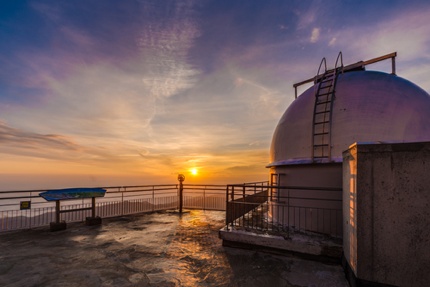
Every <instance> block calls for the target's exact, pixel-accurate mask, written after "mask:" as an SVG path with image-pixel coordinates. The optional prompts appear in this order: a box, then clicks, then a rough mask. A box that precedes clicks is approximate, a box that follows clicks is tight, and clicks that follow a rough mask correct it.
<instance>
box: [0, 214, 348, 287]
mask: <svg viewBox="0 0 430 287" xmlns="http://www.w3.org/2000/svg"><path fill="white" fill-rule="evenodd" d="M223 225H224V212H218V211H201V210H191V211H187V212H185V213H184V214H182V215H179V214H178V213H177V212H156V213H151V214H143V215H131V216H124V217H117V218H111V219H103V224H102V225H101V226H85V225H84V224H83V223H73V224H70V223H69V224H68V228H67V230H63V231H57V232H50V231H49V227H43V228H37V229H33V230H23V231H17V232H8V233H2V234H0V286H26V287H27V286H80V287H83V286H160V287H161V286H238V287H239V286H247V287H253V286H270V287H276V286H330V287H335V286H348V283H347V281H346V279H345V276H344V273H343V270H342V268H341V267H340V266H339V265H333V264H324V263H321V262H315V261H309V260H304V259H300V258H297V257H292V256H281V255H273V254H268V253H261V252H257V251H250V250H243V249H235V248H229V247H223V246H222V241H221V240H220V239H219V238H218V230H219V229H221V228H222V227H223Z"/></svg>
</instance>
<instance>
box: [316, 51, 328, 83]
mask: <svg viewBox="0 0 430 287" xmlns="http://www.w3.org/2000/svg"><path fill="white" fill-rule="evenodd" d="M323 63H324V73H326V72H327V61H326V59H325V57H324V58H322V60H321V63H320V66H319V67H318V72H317V75H316V76H315V77H314V83H315V84H316V83H317V80H318V76H319V75H320V70H321V66H322V64H323Z"/></svg>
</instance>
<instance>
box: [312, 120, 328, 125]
mask: <svg viewBox="0 0 430 287" xmlns="http://www.w3.org/2000/svg"><path fill="white" fill-rule="evenodd" d="M329 122H330V121H324V122H316V123H314V125H322V124H328V123H329Z"/></svg>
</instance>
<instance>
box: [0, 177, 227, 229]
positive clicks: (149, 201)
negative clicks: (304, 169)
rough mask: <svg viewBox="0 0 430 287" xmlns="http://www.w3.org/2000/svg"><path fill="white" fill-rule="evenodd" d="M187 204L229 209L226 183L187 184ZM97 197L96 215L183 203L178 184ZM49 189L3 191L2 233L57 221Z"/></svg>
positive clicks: (82, 213) (79, 205)
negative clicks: (48, 198) (47, 195)
mask: <svg viewBox="0 0 430 287" xmlns="http://www.w3.org/2000/svg"><path fill="white" fill-rule="evenodd" d="M183 187H184V189H183V207H184V208H187V209H203V210H225V209H226V207H225V204H226V201H225V191H226V185H193V184H184V185H183ZM103 188H104V189H106V194H105V196H104V197H97V198H96V216H99V217H101V218H108V217H115V216H123V215H130V214H137V213H144V212H153V211H160V210H175V209H177V208H178V204H179V197H178V196H179V194H178V184H167V185H142V186H116V187H103ZM45 191H47V190H24V191H0V232H2V231H8V230H18V229H28V228H33V227H39V226H45V225H49V224H50V222H54V221H55V202H47V201H45V200H44V199H43V198H42V197H40V196H39V194H40V193H41V192H45ZM91 204H92V203H91V198H89V199H79V200H65V201H62V206H61V210H72V209H73V210H74V209H84V208H89V207H91ZM89 216H91V210H79V211H73V212H67V213H62V214H61V221H65V222H80V221H84V220H85V218H86V217H89Z"/></svg>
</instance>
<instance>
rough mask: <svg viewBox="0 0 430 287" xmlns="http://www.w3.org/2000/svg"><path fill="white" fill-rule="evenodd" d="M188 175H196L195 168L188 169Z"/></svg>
mask: <svg viewBox="0 0 430 287" xmlns="http://www.w3.org/2000/svg"><path fill="white" fill-rule="evenodd" d="M190 173H191V174H192V175H197V173H198V170H197V168H191V169H190Z"/></svg>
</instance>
